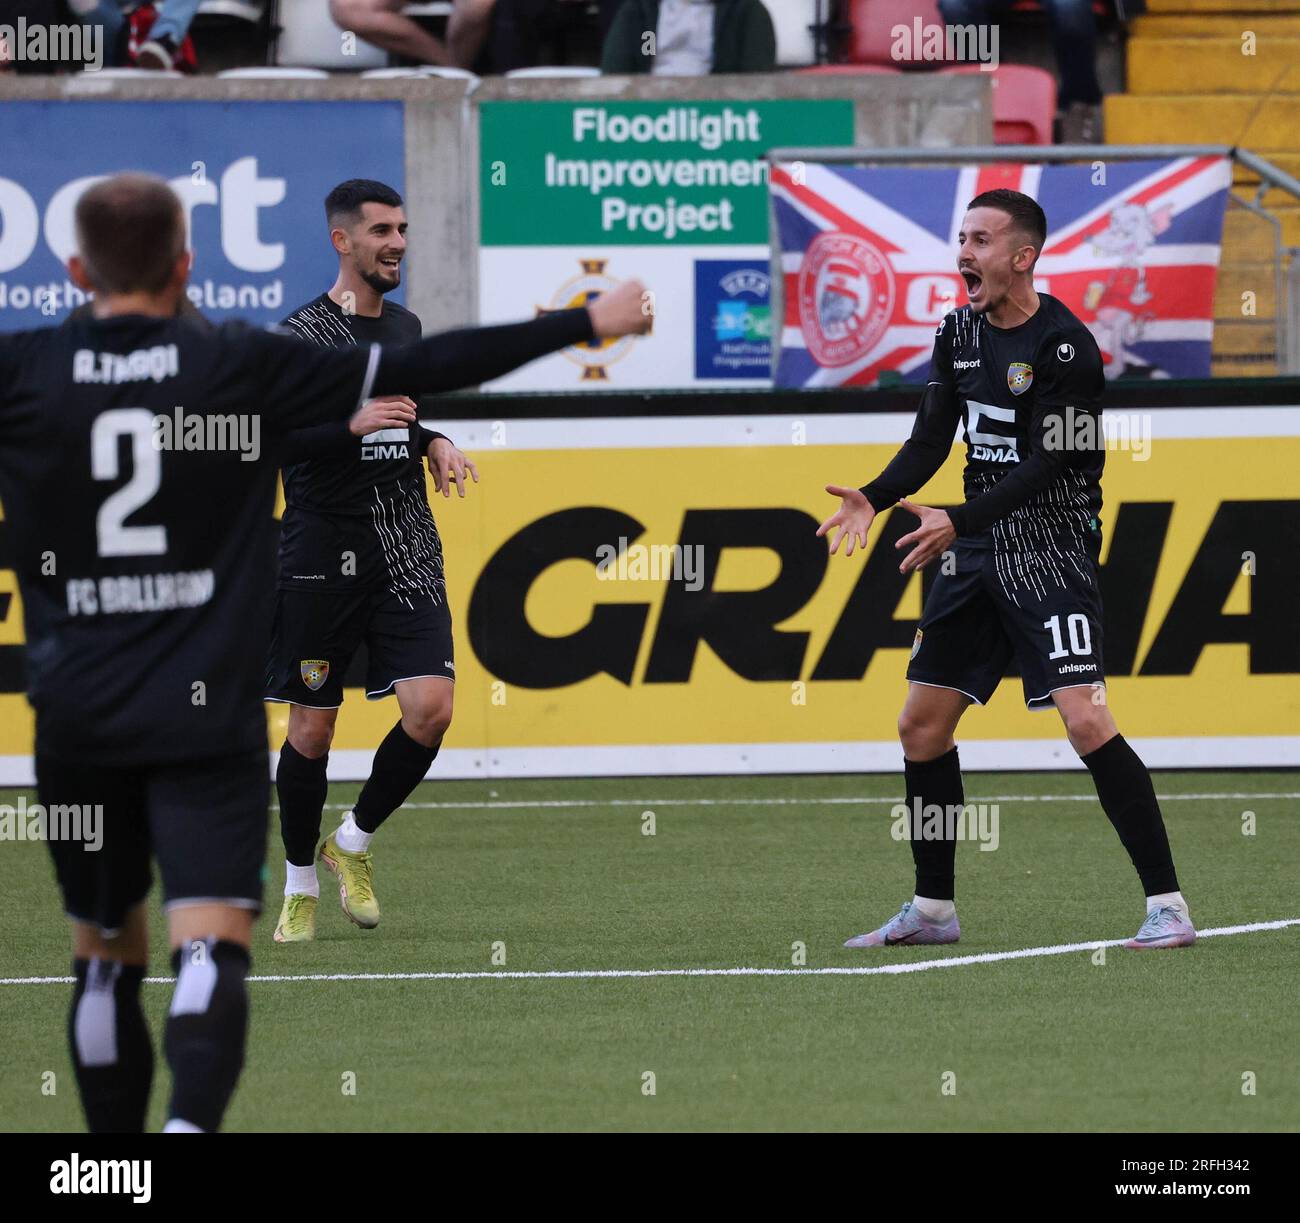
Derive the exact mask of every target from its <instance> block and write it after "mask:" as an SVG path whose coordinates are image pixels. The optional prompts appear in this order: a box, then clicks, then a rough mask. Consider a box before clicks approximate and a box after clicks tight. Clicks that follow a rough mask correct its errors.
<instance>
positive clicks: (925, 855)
mask: <svg viewBox="0 0 1300 1223" xmlns="http://www.w3.org/2000/svg"><path fill="white" fill-rule="evenodd" d="M903 776H904V779H905V781H906V784H907V812H908V817H907V818H908V826H909V832H910V834H911V835H910V843H911V846H912V861H913V862H914V863H915V864H916V894H917V895H918V896H924V897H925V898H926V899H928V900H952V899H953V896H954V876H955V863H956V858H957V842H956V841H955V840H953V839H952V835H950V834H953V835H955V828H956V822H955V821H953V820H949V819H948V818H947V811H948V808H950V807H960V806H962V805H963V804H964V802H965V799H964V797H963V791H962V784H961V763H960V762H959V761H958V759H957V749H956V748H955V747H954V748H953V749H952V751H950V752H946V753H944V755H942V756H939V757H937V758H936V759H934V760H921V761H917V760H906V759H905V760H904V761H903ZM935 806H937V807H938V808H939V809H940V810H941V812H943V815H942V817H941V818H940V819H938V820H928V821H927V820H926V819H925V818H924V817H925V808H926V807H935ZM936 833H937V834H938V835H937V836H936V835H934V834H936Z"/></svg>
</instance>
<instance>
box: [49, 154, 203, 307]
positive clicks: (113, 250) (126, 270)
mask: <svg viewBox="0 0 1300 1223" xmlns="http://www.w3.org/2000/svg"><path fill="white" fill-rule="evenodd" d="M74 219H75V224H76V229H77V253H78V254H79V255H80V256H81V260H82V263H83V264H85V268H86V275H87V276H88V277H89V278H90V283H91V284H92V285H93V286H94V287H95V292H97V293H157V292H159V290H161V289H162V288H163V287H164V286H165V285H166V284H167V281H168V279H169V278H170V277H171V274H172V270H173V269H174V268H175V266H176V260H177V259H179V258H180V257H181V255H182V254H184V252H185V211H184V209H183V208H182V207H181V202H180V199H179V198H178V197H177V195H176V193H175V192H174V191H173V190H172V189H171V188H170V187H169V186H168V185H167V184H166V183H165V182H163V180H162V179H161V178H155V177H154V176H153V175H152V174H115V175H113V177H112V178H107V179H105V180H104V181H103V182H99V183H96V184H95V185H94V186H93V187H91V188H90V189H89V190H87V191H85V192H83V193H82V195H81V198H80V199H78V200H77V208H76V212H75V214H74Z"/></svg>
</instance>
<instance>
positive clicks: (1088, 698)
mask: <svg viewBox="0 0 1300 1223" xmlns="http://www.w3.org/2000/svg"><path fill="white" fill-rule="evenodd" d="M1046 237H1047V222H1046V218H1045V217H1044V215H1043V210H1042V209H1041V208H1040V207H1039V205H1038V204H1037V202H1036V201H1034V200H1033V199H1031V198H1030V197H1029V196H1027V195H1022V194H1021V193H1020V192H1017V191H1008V190H996V191H988V192H985V193H984V194H982V195H979V196H977V197H976V198H975V199H973V200H972V201H971V202H970V204H969V206H968V210H967V213H966V215H965V218H964V219H963V222H962V226H961V230H960V233H959V235H958V271H959V272H960V273H961V275H962V277H963V279H964V280H965V282H966V288H967V293H968V296H969V298H970V304H969V305H967V306H963V307H962V308H961V309H959V310H955V311H953V312H952V313H950V314H948V315H947V316H946V317H945V318H944V319H943V321H942V323H940V325H939V330H938V333H937V335H936V338H935V345H934V355H933V358H932V360H931V364H930V380H929V384H928V385H927V387H926V389H925V393H924V396H923V398H922V400H921V407H920V410H919V412H918V413H917V418H916V425H915V427H914V428H913V430H912V435H911V438H910V439H909V440H908V441H907V442H906V443H905V444H904V446H903V448H902V449H901V450H900V451H899V452H898V454H897V455H896V456H895V458H894V459H893V461H892V462H891V463H890V464H889V465H888V466H887V467H886V468H885V470H884V471H883V472H882V473H881V474H880V475H879V476H878V477H877V478H876V479H875V480H873V481H872V482H871V483H870V484H868V485H866V486H865V487H863V488H861V489H853V488H841V487H839V486H834V485H832V486H828V488H827V491H828V492H830V493H832V494H833V495H835V496H838V497H840V498H841V505H840V509H839V511H838V512H837V513H836V514H834V515H832V517H830V518H828V519H827V520H826V521H825V522H824V523H823V524H822V525H821V528H820V529H819V531H818V534H819V535H824V534H826V533H827V532H828V531H830V530H831V529H834V530H835V536H834V538H833V539H832V542H831V551H832V552H834V551H836V549H837V548H838V546H839V544H840V541H841V540H842V539H844V538H845V537H847V538H848V541H849V543H848V548H847V552H848V554H850V555H851V554H852V552H853V548H854V544H855V543H861V544H862V545H864V546H865V544H866V539H867V531H868V530H869V528H870V526H871V522H872V519H873V518H874V517H875V515H876V514H878V513H881V512H883V511H884V510H886V509H888V508H889V507H890V506H892V505H895V504H897V505H901V506H902V507H903V508H904V509H905V510H908V511H909V512H911V513H913V514H915V515H916V516H917V517H918V518H920V520H921V525H920V527H919V528H918V529H917V530H915V531H913V532H911V533H910V534H908V535H905V536H903V537H902V538H901V539H900V540H898V544H897V546H898V547H900V548H906V547H907V546H908V545H912V547H911V549H910V551H908V553H907V554H906V556H905V558H904V559H903V562H902V565H901V566H900V569H901V571H902V572H904V573H908V572H911V571H913V570H916V569H919V568H921V567H922V566H924V565H926V564H928V563H930V562H931V561H933V560H935V559H937V558H938V557H939V556H940V555H941V554H942V555H943V556H944V559H945V564H944V565H943V566H942V568H941V570H940V572H939V574H938V575H937V576H936V577H935V580H934V584H933V586H932V587H931V588H930V591H929V593H928V595H927V597H926V601H925V607H924V609H923V611H922V614H921V622H920V626H919V627H918V629H917V633H916V641H915V644H914V645H913V647H912V659H911V663H910V665H909V666H908V670H907V678H908V681H909V690H908V695H907V701H906V704H905V705H904V707H903V712H902V715H901V717H900V718H899V724H898V725H899V735H900V738H901V739H902V744H903V752H904V775H905V779H906V792H907V805H908V820H909V823H910V827H911V837H910V840H911V846H912V857H913V860H914V862H915V866H916V892H915V894H914V896H913V897H912V899H911V900H910V901H908V902H906V903H905V904H904V905H903V906H902V908H901V909H900V911H899V912H898V913H897V914H896V915H895V916H894V917H893V918H891V919H890V920H889V921H888V922H886V923H885V925H883V926H882V927H880V928H879V929H877V930H873V931H871V932H870V933H868V934H863V935H858V936H857V937H855V938H852V939H850V940H849V941H848V943H847V944H846V946H849V947H876V946H892V945H894V944H900V943H908V944H913V945H915V944H925V943H953V942H956V941H957V938H958V935H959V933H960V930H959V927H958V924H957V911H956V907H955V905H954V902H953V897H954V886H953V880H954V861H955V854H954V851H955V836H956V830H957V813H959V812H960V810H961V807H962V805H963V789H962V778H961V768H960V765H959V764H958V759H957V747H956V743H955V741H954V737H953V736H954V733H955V731H956V729H957V723H958V721H959V720H960V718H961V716H962V714H963V713H964V712H965V710H966V709H967V708H968V707H969V706H970V705H971V704H972V703H975V704H979V705H983V704H985V703H986V702H987V701H988V700H989V698H990V697H991V696H992V695H993V691H994V689H995V688H996V687H997V686H998V682H999V680H1000V679H1001V677H1002V676H1003V674H1005V672H1006V669H1007V666H1008V664H1009V663H1010V662H1011V660H1012V658H1014V659H1015V661H1016V663H1017V664H1018V667H1019V670H1020V677H1021V682H1022V684H1023V686H1024V695H1025V702H1026V704H1027V705H1028V707H1029V708H1030V709H1047V708H1050V707H1051V706H1053V705H1055V706H1056V708H1057V710H1058V711H1059V712H1060V715H1061V718H1062V720H1063V721H1064V723H1065V729H1066V734H1067V735H1068V737H1069V739H1070V743H1071V744H1072V745H1073V747H1074V749H1075V750H1076V751H1077V752H1078V753H1079V755H1080V757H1081V758H1082V760H1083V763H1084V764H1085V765H1086V766H1087V768H1088V770H1089V772H1090V773H1091V774H1092V777H1093V781H1094V783H1095V784H1096V787H1097V794H1098V797H1099V798H1100V800H1101V805H1102V808H1103V809H1104V810H1105V812H1106V814H1107V816H1108V817H1109V818H1110V821H1111V823H1112V824H1113V825H1114V827H1115V830H1116V832H1118V833H1119V837H1120V840H1121V841H1122V842H1123V844H1124V847H1125V848H1126V849H1127V850H1128V852H1129V856H1130V858H1131V859H1132V862H1133V865H1134V867H1135V868H1136V869H1137V872H1138V875H1139V878H1140V879H1141V881H1142V884H1143V887H1144V889H1145V891H1146V897H1147V918H1146V920H1145V921H1144V922H1143V924H1142V927H1141V929H1140V930H1139V931H1138V933H1137V935H1136V937H1135V938H1133V939H1132V940H1130V941H1129V943H1127V944H1126V945H1127V946H1129V947H1132V948H1135V949H1140V948H1149V947H1185V946H1189V945H1190V944H1191V943H1192V942H1193V941H1194V940H1195V937H1196V932H1195V930H1194V929H1193V928H1192V924H1191V921H1190V920H1189V918H1188V915H1187V905H1186V902H1185V901H1184V899H1183V896H1182V893H1181V892H1180V891H1179V890H1178V881H1177V877H1176V875H1175V873H1174V863H1173V858H1172V856H1171V854H1170V850H1169V839H1168V837H1167V835H1166V832H1165V826H1164V820H1163V818H1162V816H1161V813H1160V806H1159V804H1158V803H1157V801H1156V796H1155V790H1154V788H1153V787H1152V784H1151V777H1150V774H1149V773H1148V772H1147V770H1146V767H1145V766H1144V765H1143V764H1142V761H1141V760H1140V759H1139V758H1138V756H1137V754H1136V753H1135V752H1134V751H1133V749H1132V748H1131V747H1130V746H1129V745H1128V743H1126V742H1125V740H1124V738H1123V736H1122V735H1121V734H1120V733H1119V730H1118V728H1117V727H1116V725H1115V720H1114V718H1113V717H1112V716H1111V713H1110V710H1109V708H1108V706H1107V704H1106V699H1105V698H1106V689H1105V684H1104V678H1105V676H1104V672H1103V670H1102V653H1101V647H1102V614H1101V595H1100V589H1099V581H1098V570H1097V559H1098V554H1099V551H1100V547H1101V524H1100V521H1099V518H1098V514H1099V512H1100V509H1101V488H1100V483H1099V482H1100V479H1101V473H1102V466H1103V463H1104V460H1105V442H1104V438H1103V437H1102V434H1101V428H1100V423H1101V419H1100V418H1101V408H1100V400H1101V395H1102V392H1103V390H1104V386H1105V378H1104V375H1103V371H1102V361H1101V354H1100V352H1099V351H1098V349H1097V344H1096V341H1095V340H1094V339H1093V338H1092V335H1091V333H1090V332H1089V331H1088V329H1087V328H1086V327H1085V326H1084V325H1083V324H1082V323H1081V322H1080V321H1079V320H1078V319H1077V318H1075V316H1074V315H1073V314H1071V313H1070V311H1069V310H1068V309H1066V307H1065V306H1064V305H1062V304H1061V302H1059V301H1058V300H1057V299H1056V298H1054V297H1050V296H1048V295H1047V294H1046V293H1042V294H1040V293H1038V292H1036V291H1035V289H1034V283H1033V269H1034V263H1035V262H1036V260H1037V258H1038V254H1039V252H1040V251H1041V250H1042V247H1043V243H1044V241H1045V240H1046ZM963 422H964V424H965V434H966V470H965V493H966V499H965V504H963V505H960V506H957V507H956V508H954V509H952V510H948V511H946V512H945V511H944V510H939V509H933V508H929V507H924V506H917V505H913V504H912V503H911V502H910V501H908V500H907V497H908V496H910V495H911V494H913V493H915V492H916V490H917V489H919V488H921V487H922V485H924V484H925V483H926V482H927V481H928V480H929V479H930V477H931V476H933V475H934V474H935V473H936V472H937V471H938V470H939V468H940V467H941V466H942V465H943V462H944V460H945V459H946V458H947V456H948V453H949V451H950V450H951V448H952V440H953V434H954V432H955V431H956V429H957V428H958V427H959V425H961V424H962V423H963ZM936 813H937V814H936Z"/></svg>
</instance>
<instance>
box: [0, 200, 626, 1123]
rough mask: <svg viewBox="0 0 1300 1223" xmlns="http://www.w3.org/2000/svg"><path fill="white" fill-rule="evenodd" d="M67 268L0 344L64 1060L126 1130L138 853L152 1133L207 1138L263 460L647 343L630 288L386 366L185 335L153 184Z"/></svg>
mask: <svg viewBox="0 0 1300 1223" xmlns="http://www.w3.org/2000/svg"><path fill="white" fill-rule="evenodd" d="M76 231H77V244H78V253H77V255H75V256H74V257H73V258H72V259H71V260H70V261H69V272H70V274H71V275H72V277H73V279H74V280H75V281H76V283H77V284H79V285H80V286H81V287H82V288H84V289H87V290H91V289H93V290H94V291H95V301H94V307H93V311H92V316H91V317H82V318H76V319H73V320H70V321H69V322H68V323H67V324H65V325H64V326H62V327H55V328H49V329H46V330H41V331H29V332H20V333H17V334H13V335H7V336H3V337H0V499H3V504H4V511H5V519H6V522H7V525H8V527H9V532H10V538H11V540H12V552H13V557H14V569H15V571H16V573H17V577H18V584H19V589H20V592H21V595H22V601H23V609H24V613H25V618H26V637H27V652H26V659H27V671H28V696H29V699H30V701H31V704H32V706H33V708H34V710H35V714H36V779H37V790H38V797H39V801H40V803H41V804H43V805H44V807H45V808H46V809H47V811H50V812H51V813H54V812H56V811H57V812H58V813H59V823H58V826H57V828H56V827H55V825H54V823H53V821H51V832H55V833H58V832H62V833H64V834H67V833H76V832H80V834H81V837H80V839H79V840H75V841H74V840H72V839H69V838H67V837H66V836H64V837H59V836H57V835H56V836H52V837H51V838H50V851H51V855H52V857H53V860H54V866H55V873H56V875H57V877H58V883H59V888H60V891H61V893H62V897H63V907H64V910H65V912H66V913H67V915H68V917H69V918H70V919H71V921H72V942H73V957H74V958H73V969H74V976H75V981H76V984H75V986H74V989H73V996H72V1009H71V1013H70V1015H69V1026H68V1032H69V1043H70V1047H71V1053H72V1061H73V1067H74V1069H75V1072H76V1078H77V1085H78V1089H79V1091H80V1094H81V1099H82V1104H83V1106H84V1108H85V1113H86V1118H87V1122H88V1123H89V1126H90V1128H91V1129H92V1130H96V1131H110V1130H111V1131H128V1130H136V1131H138V1130H140V1129H142V1128H143V1126H144V1119H145V1114H146V1108H147V1105H148V1097H149V1090H150V1085H151V1081H152V1075H153V1048H152V1043H151V1040H150V1036H149V1032H148V1029H147V1027H146V1024H145V1020H144V1014H143V1012H142V1010H141V1007H140V999H139V992H140V985H141V982H142V980H143V976H144V971H145V965H146V962H147V955H148V947H147V930H146V922H145V904H144V901H145V896H146V894H147V892H148V890H149V887H150V885H151V865H150V864H151V860H152V859H156V860H157V862H158V866H159V869H160V872H161V875H162V881H163V902H164V910H165V912H166V914H167V920H168V926H169V935H170V944H171V947H172V950H173V964H174V966H175V968H176V970H177V974H178V977H177V982H176V988H175V992H174V994H173V997H172V1003H171V1007H170V1009H169V1011H168V1016H167V1020H166V1034H165V1042H164V1048H165V1050H166V1056H167V1061H168V1064H169V1066H170V1068H171V1071H172V1076H173V1091H172V1097H171V1106H170V1110H169V1117H170V1120H169V1121H168V1128H169V1129H174V1130H213V1129H216V1128H217V1127H218V1125H219V1123H220V1121H221V1118H222V1115H223V1113H224V1111H225V1108H226V1105H227V1103H228V1101H229V1099H230V1096H231V1093H232V1092H233V1091H234V1088H235V1084H236V1081H237V1079H238V1076H239V1072H240V1068H241V1066H242V1064H243V1055H244V1043H245V1035H246V1029H247V1001H246V995H245V984H244V982H245V977H246V974H247V971H248V964H249V958H248V948H249V944H250V938H251V933H252V924H253V919H254V916H255V915H256V913H257V911H258V910H259V908H260V906H261V900H262V874H263V870H264V866H265V857H266V820H267V800H268V797H269V788H270V778H269V771H270V770H269V761H268V758H267V750H266V720H265V716H264V714H263V706H262V692H263V681H264V679H265V674H264V670H263V663H264V655H263V651H262V648H261V646H262V643H263V642H264V641H265V640H266V637H267V634H268V633H269V631H270V623H271V606H272V592H273V574H274V564H275V554H274V531H273V528H274V521H273V517H272V511H273V507H274V498H275V475H276V465H277V461H278V457H277V454H276V447H277V445H278V444H279V442H280V440H281V439H282V438H283V437H284V436H285V434H287V433H288V432H290V431H292V430H296V429H301V428H306V427H309V426H312V425H317V424H322V423H325V422H328V421H331V420H334V421H346V420H348V419H349V418H351V417H352V416H353V414H354V413H355V412H356V411H357V410H358V408H359V406H360V405H361V404H363V403H364V402H366V401H367V400H370V399H372V398H378V397H383V396H385V395H388V396H392V395H397V394H399V393H404V394H410V393H425V392H433V391H444V390H451V389H454V388H456V387H460V386H469V385H475V384H477V383H480V382H484V381H486V380H488V379H490V378H495V377H498V376H500V375H501V374H504V373H507V372H509V371H510V370H512V369H514V368H516V367H517V366H519V365H522V364H524V363H525V362H526V361H530V360H532V359H533V358H535V357H539V356H543V355H545V354H546V353H549V352H553V351H555V350H558V349H560V348H564V347H566V346H568V345H570V344H580V343H586V342H590V341H591V340H592V339H594V338H596V337H598V336H613V335H622V334H627V333H629V332H640V331H644V330H645V329H646V327H647V326H648V325H649V318H648V316H647V315H646V314H645V312H644V311H643V308H642V290H641V287H640V285H638V284H636V283H635V282H628V283H627V284H625V285H623V286H620V287H619V289H617V290H615V291H614V292H612V293H610V294H607V295H605V296H604V297H602V298H601V299H600V300H599V301H597V302H594V303H592V305H591V306H589V307H587V308H585V309H577V310H567V311H560V312H558V313H555V314H551V315H547V316H544V317H542V318H540V319H536V320H534V321H532V322H528V323H521V324H516V325H512V326H504V327H489V328H478V329H472V330H466V331H459V332H449V333H447V334H444V335H440V336H433V337H431V338H430V339H427V340H421V341H420V342H418V343H414V344H410V345H406V346H404V347H399V348H384V349H381V348H380V347H379V345H377V344H372V345H365V346H351V347H348V348H346V349H337V350H335V349H318V348H316V347H314V346H312V345H310V344H306V343H304V342H303V341H302V340H300V339H296V338H290V337H288V336H280V335H273V334H270V333H268V332H264V331H259V330H255V329H251V328H248V327H245V326H241V325H238V324H230V325H226V326H222V327H217V328H211V329H209V328H203V327H196V326H195V325H194V324H193V323H192V322H189V321H187V320H183V319H178V318H177V317H176V315H177V308H178V306H179V304H180V302H181V300H182V296H183V294H184V293H185V282H186V278H187V276H188V273H189V266H190V257H189V254H188V252H187V251H186V248H185V216H184V211H183V209H182V207H181V204H180V201H179V200H178V199H177V197H176V196H175V195H174V194H173V193H172V191H171V190H170V189H169V188H168V187H167V186H166V184H165V183H163V182H161V181H160V180H156V179H152V178H147V177H144V176H140V175H122V176H119V177H116V178H110V179H107V180H104V181H103V182H100V183H97V184H96V185H94V186H93V187H91V188H90V189H89V190H87V191H86V192H85V193H84V194H83V195H82V196H81V198H80V200H79V201H78V204H77V209H76Z"/></svg>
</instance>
